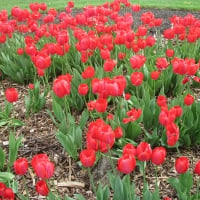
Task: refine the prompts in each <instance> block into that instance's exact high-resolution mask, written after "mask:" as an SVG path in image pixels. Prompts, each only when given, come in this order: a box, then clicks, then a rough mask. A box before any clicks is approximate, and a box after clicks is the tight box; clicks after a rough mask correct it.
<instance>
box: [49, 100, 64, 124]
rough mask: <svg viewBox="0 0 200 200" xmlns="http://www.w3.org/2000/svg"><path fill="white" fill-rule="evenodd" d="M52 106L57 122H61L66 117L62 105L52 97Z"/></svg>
mask: <svg viewBox="0 0 200 200" xmlns="http://www.w3.org/2000/svg"><path fill="white" fill-rule="evenodd" d="M52 107H53V112H54V115H55V116H56V119H57V120H58V121H59V122H62V121H63V119H64V118H65V119H66V117H65V114H64V112H63V109H62V107H61V106H60V105H59V104H58V103H57V102H56V101H55V99H53V103H52Z"/></svg>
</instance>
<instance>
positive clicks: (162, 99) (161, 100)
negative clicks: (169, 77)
mask: <svg viewBox="0 0 200 200" xmlns="http://www.w3.org/2000/svg"><path fill="white" fill-rule="evenodd" d="M156 103H157V104H158V106H159V107H166V106H167V98H166V97H165V96H163V95H159V96H158V98H157V100H156Z"/></svg>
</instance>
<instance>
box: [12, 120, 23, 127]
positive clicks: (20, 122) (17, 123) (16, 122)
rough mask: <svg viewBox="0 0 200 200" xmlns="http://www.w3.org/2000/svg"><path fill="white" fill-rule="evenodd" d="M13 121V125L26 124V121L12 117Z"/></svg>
mask: <svg viewBox="0 0 200 200" xmlns="http://www.w3.org/2000/svg"><path fill="white" fill-rule="evenodd" d="M11 123H12V126H23V125H24V122H22V121H21V120H19V119H12V122H11Z"/></svg>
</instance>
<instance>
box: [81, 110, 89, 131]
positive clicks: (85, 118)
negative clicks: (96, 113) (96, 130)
mask: <svg viewBox="0 0 200 200" xmlns="http://www.w3.org/2000/svg"><path fill="white" fill-rule="evenodd" d="M88 118H89V113H88V110H84V111H83V112H82V115H81V119H80V122H79V126H80V128H81V129H82V130H83V128H84V127H85V125H86V123H87V121H88Z"/></svg>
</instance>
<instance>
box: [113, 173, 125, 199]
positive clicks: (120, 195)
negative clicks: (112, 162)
mask: <svg viewBox="0 0 200 200" xmlns="http://www.w3.org/2000/svg"><path fill="white" fill-rule="evenodd" d="M113 200H125V199H124V190H123V184H122V181H121V179H120V177H119V176H117V177H116V178H115V182H114V196H113Z"/></svg>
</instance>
